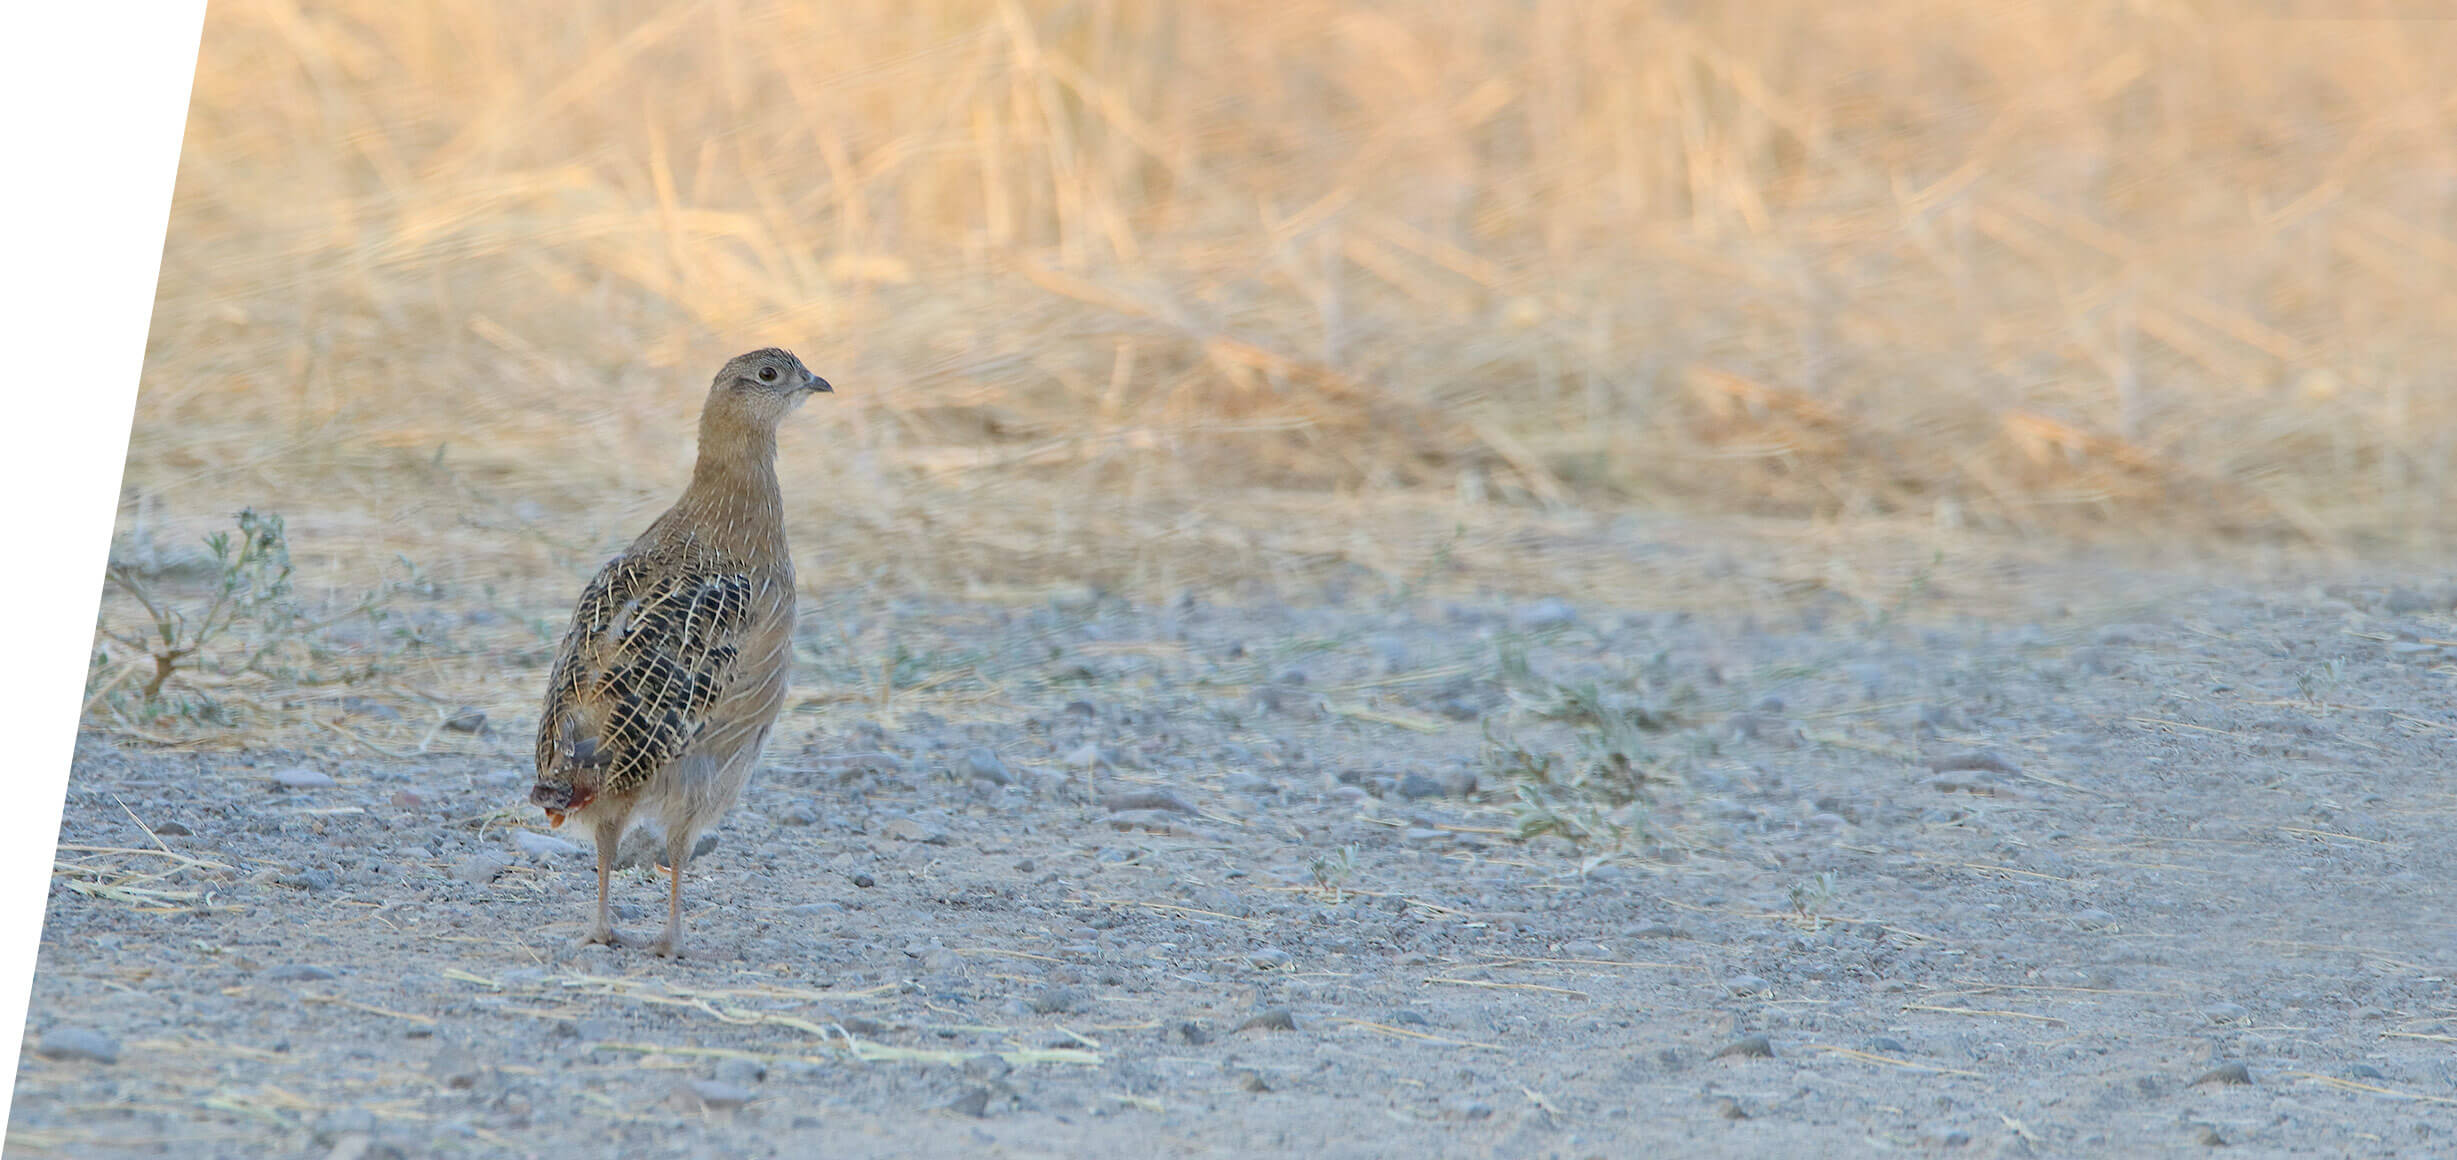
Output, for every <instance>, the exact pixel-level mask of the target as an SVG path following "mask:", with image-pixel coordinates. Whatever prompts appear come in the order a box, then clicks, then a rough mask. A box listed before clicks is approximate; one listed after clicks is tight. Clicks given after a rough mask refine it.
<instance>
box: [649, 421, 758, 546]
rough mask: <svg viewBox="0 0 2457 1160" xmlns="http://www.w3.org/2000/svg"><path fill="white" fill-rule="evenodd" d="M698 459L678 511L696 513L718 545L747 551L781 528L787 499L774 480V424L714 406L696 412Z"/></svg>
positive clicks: (698, 520) (700, 523)
mask: <svg viewBox="0 0 2457 1160" xmlns="http://www.w3.org/2000/svg"><path fill="white" fill-rule="evenodd" d="M699 456H700V457H699V463H698V464H697V465H695V466H694V467H692V469H691V486H690V487H688V488H685V489H684V491H683V496H682V500H681V501H680V502H678V503H676V504H675V505H674V506H675V508H676V510H677V511H684V510H688V511H690V512H692V513H693V514H695V515H696V516H697V517H698V519H697V521H696V523H697V525H698V527H699V528H700V529H701V531H702V532H703V534H709V535H713V536H714V537H715V538H717V539H718V540H719V541H720V544H719V546H720V547H723V548H726V549H728V550H733V551H751V550H755V549H760V548H764V547H766V546H768V545H769V544H770V543H772V542H774V541H776V540H778V539H779V538H780V537H781V536H782V535H783V532H784V524H785V501H784V497H783V495H782V494H781V493H780V492H779V491H778V490H777V485H776V426H775V424H773V423H762V422H759V421H757V420H756V419H753V418H750V417H747V416H742V415H736V414H732V413H730V412H729V411H728V410H727V409H725V408H720V407H712V408H710V409H709V410H708V412H707V413H706V414H704V415H702V416H701V417H700V451H699Z"/></svg>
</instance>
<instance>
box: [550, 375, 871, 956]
mask: <svg viewBox="0 0 2457 1160" xmlns="http://www.w3.org/2000/svg"><path fill="white" fill-rule="evenodd" d="M834 390H835V388H834V387H832V386H830V385H829V384H828V382H827V380H825V379H822V378H820V377H819V376H817V375H815V374H812V373H811V372H810V370H809V369H808V368H807V367H804V366H803V365H802V360H800V359H799V358H796V357H794V355H793V354H792V353H791V352H789V351H785V350H780V349H777V348H774V347H770V348H767V349H763V350H755V351H752V352H750V353H749V354H744V355H739V356H736V357H735V358H734V359H732V360H731V361H728V362H727V363H726V364H725V367H724V369H722V370H720V371H718V372H717V377H716V380H715V381H714V382H713V383H712V384H710V387H709V391H708V400H707V402H706V403H705V404H704V405H703V406H702V407H701V410H700V425H699V454H698V461H697V463H696V464H694V466H693V467H692V469H691V482H690V483H689V485H688V486H686V487H685V488H684V489H683V493H682V497H681V498H680V499H678V500H676V501H675V502H674V506H673V507H671V508H668V509H667V510H666V512H665V514H664V515H661V516H659V517H657V519H656V521H655V522H654V523H651V524H650V525H649V526H648V530H647V531H645V532H642V533H641V534H640V537H639V538H638V539H636V540H634V541H632V543H631V546H630V547H628V548H625V549H624V550H623V552H622V554H621V555H618V556H616V557H615V558H614V559H612V560H610V561H608V562H607V563H606V565H605V567H604V568H602V569H600V570H599V571H598V573H597V575H596V577H595V578H594V579H592V580H590V581H589V584H588V587H587V588H585V589H583V590H582V591H581V594H580V599H579V602H578V606H577V607H576V608H575V609H574V610H573V612H572V620H571V627H570V628H569V629H567V630H566V631H565V633H564V636H563V643H562V645H561V647H560V648H558V649H557V650H556V653H555V660H554V665H553V668H552V669H551V670H550V672H549V675H548V677H547V680H546V700H545V707H544V709H543V711H542V712H541V713H540V714H539V716H538V727H537V782H536V784H535V785H534V786H532V787H531V788H530V790H529V801H530V802H531V804H533V805H536V806H538V807H540V808H542V809H544V810H545V811H546V820H547V822H548V824H549V825H550V826H552V827H558V828H559V827H561V826H562V825H563V823H564V822H565V821H567V820H569V821H572V822H574V823H576V824H578V825H580V826H585V827H587V828H588V829H589V830H590V831H591V833H592V834H593V836H594V837H595V838H596V840H597V921H596V923H595V925H594V926H593V927H592V928H591V929H590V932H589V935H588V937H587V938H585V939H583V940H581V945H584V946H585V945H589V944H593V943H603V944H607V945H610V946H624V945H633V944H634V943H635V940H633V939H631V938H629V937H626V936H624V935H621V934H619V933H618V932H616V930H615V929H614V924H613V921H612V918H611V914H610V911H609V904H608V901H607V885H608V880H609V878H610V876H611V874H612V871H613V868H614V860H615V852H616V849H617V847H618V846H619V845H620V843H621V841H622V838H623V834H624V832H625V831H626V830H628V829H629V828H630V826H631V825H632V823H633V822H635V821H641V820H651V821H653V822H655V823H656V825H657V826H658V827H659V829H660V830H661V831H662V832H663V835H664V837H665V842H666V854H667V857H666V865H667V866H669V867H671V868H672V874H673V884H672V889H671V891H670V893H669V894H668V896H667V903H666V921H665V933H664V934H663V935H662V936H660V937H659V938H657V939H656V940H655V941H654V942H651V943H649V944H648V947H649V948H650V949H652V950H654V951H655V952H656V953H657V954H658V955H660V956H663V957H667V958H679V957H681V956H682V953H683V930H682V880H683V867H684V864H685V863H686V862H688V861H689V860H690V857H691V851H692V842H693V839H694V838H695V836H696V835H698V834H699V833H700V832H701V831H703V830H704V829H706V828H707V827H708V826H709V825H710V824H711V823H713V822H715V821H716V820H717V819H718V818H720V817H722V816H724V814H725V812H726V811H727V810H728V809H730V808H732V807H733V804H734V801H735V799H737V798H738V797H740V796H741V794H742V788H743V786H744V785H745V784H747V783H748V782H749V781H750V778H751V773H752V771H753V769H754V768H755V767H756V766H757V765H758V764H759V756H760V751H761V749H762V748H763V747H765V745H766V744H767V740H768V734H769V731H770V729H771V728H773V727H774V725H775V724H776V716H777V711H778V709H779V708H780V707H781V706H782V705H783V704H784V701H785V692H786V688H787V685H788V681H789V674H788V671H787V670H788V667H789V666H788V661H789V659H790V657H791V655H792V637H793V624H794V576H793V558H792V556H791V555H790V554H789V552H788V551H787V548H786V544H785V504H784V497H783V495H782V493H781V492H780V491H779V490H778V488H777V482H776V432H777V425H778V424H779V423H780V422H781V421H782V420H783V419H784V418H785V417H786V416H787V415H788V414H791V413H792V412H793V411H794V409H795V408H797V407H799V406H801V404H802V403H804V402H806V401H807V400H809V399H810V397H811V396H813V395H816V394H821V393H833V392H834Z"/></svg>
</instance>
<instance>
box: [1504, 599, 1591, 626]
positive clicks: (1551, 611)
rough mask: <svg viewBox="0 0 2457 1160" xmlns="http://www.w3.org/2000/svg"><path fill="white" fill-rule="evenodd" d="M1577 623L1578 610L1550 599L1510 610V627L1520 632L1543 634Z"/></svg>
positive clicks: (1564, 602) (1566, 603)
mask: <svg viewBox="0 0 2457 1160" xmlns="http://www.w3.org/2000/svg"><path fill="white" fill-rule="evenodd" d="M1577 622H1578V610H1577V609H1574V608H1572V607H1570V606H1569V604H1568V602H1566V601H1562V600H1558V599H1555V598H1552V597H1546V598H1544V599H1542V600H1537V601H1533V602H1531V603H1527V604H1522V605H1519V606H1518V607H1517V608H1513V609H1511V610H1510V625H1511V627H1513V628H1516V629H1518V630H1519V631H1520V632H1545V631H1547V630H1550V629H1556V628H1568V627H1569V626H1571V625H1573V624H1576V623H1577Z"/></svg>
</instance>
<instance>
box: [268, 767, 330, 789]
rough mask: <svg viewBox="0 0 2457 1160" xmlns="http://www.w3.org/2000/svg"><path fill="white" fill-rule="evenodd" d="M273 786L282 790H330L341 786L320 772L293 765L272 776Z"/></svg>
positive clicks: (328, 775)
mask: <svg viewBox="0 0 2457 1160" xmlns="http://www.w3.org/2000/svg"><path fill="white" fill-rule="evenodd" d="M273 784H275V785H277V786H280V787H282V788H283V789H331V788H332V787H334V786H336V785H339V784H341V783H340V782H337V781H334V780H333V778H332V775H331V774H328V773H325V772H324V771H322V770H317V769H309V768H307V767H306V766H304V765H294V766H291V767H290V768H288V769H285V770H282V771H281V772H279V773H276V774H274V775H273Z"/></svg>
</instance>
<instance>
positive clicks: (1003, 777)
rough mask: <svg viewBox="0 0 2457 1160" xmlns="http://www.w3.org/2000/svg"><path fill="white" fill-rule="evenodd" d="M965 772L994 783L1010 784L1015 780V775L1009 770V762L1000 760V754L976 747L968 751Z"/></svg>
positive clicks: (965, 757) (965, 758)
mask: <svg viewBox="0 0 2457 1160" xmlns="http://www.w3.org/2000/svg"><path fill="white" fill-rule="evenodd" d="M964 772H965V773H966V774H967V775H969V776H971V777H972V778H974V779H975V780H979V781H986V782H989V783H990V784H992V785H1010V784H1013V783H1014V781H1015V775H1014V774H1013V773H1010V772H1008V770H1007V763H1006V762H1004V761H1000V760H999V759H998V755H997V754H996V753H993V752H991V751H990V750H988V749H975V750H973V751H971V752H969V753H966V754H965V755H964Z"/></svg>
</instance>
